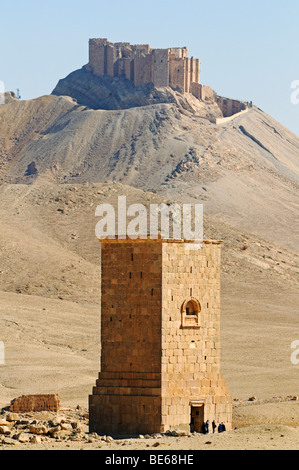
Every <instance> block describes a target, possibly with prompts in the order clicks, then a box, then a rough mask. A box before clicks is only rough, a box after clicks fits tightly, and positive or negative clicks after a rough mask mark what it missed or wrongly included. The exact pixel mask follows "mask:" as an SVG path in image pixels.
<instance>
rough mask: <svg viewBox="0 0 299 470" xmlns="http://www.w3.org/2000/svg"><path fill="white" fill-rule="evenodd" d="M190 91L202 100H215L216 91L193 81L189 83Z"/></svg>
mask: <svg viewBox="0 0 299 470" xmlns="http://www.w3.org/2000/svg"><path fill="white" fill-rule="evenodd" d="M190 93H192V95H193V96H195V98H197V99H199V100H202V101H216V98H217V96H216V92H215V91H214V90H213V89H212V88H210V87H209V86H206V85H201V84H200V83H195V82H192V83H190Z"/></svg>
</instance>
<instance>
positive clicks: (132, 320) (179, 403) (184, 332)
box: [90, 239, 232, 434]
mask: <svg viewBox="0 0 299 470" xmlns="http://www.w3.org/2000/svg"><path fill="white" fill-rule="evenodd" d="M220 250H221V244H220V243H219V242H205V243H204V244H203V246H202V248H201V249H200V250H195V251H187V250H186V244H185V243H184V242H183V241H179V240H178V241H174V240H162V239H159V240H150V239H147V240H136V241H132V240H129V239H126V240H104V241H103V242H102V320H101V323H102V330H101V331H102V333H101V334H102V338H101V344H102V358H101V372H100V374H99V379H98V380H97V382H96V386H95V387H94V389H93V394H92V395H91V396H90V431H91V432H98V433H104V434H105V433H141V434H144V433H155V432H166V431H167V430H173V429H186V430H188V431H189V430H190V428H191V430H192V429H193V430H197V431H200V427H201V424H202V422H203V420H205V421H206V420H208V419H209V420H210V421H212V420H213V419H215V421H216V422H218V423H219V422H222V421H223V422H225V424H226V426H227V429H230V427H231V422H232V397H231V396H230V395H229V391H228V388H227V387H226V385H225V381H224V380H223V378H222V376H221V373H220Z"/></svg>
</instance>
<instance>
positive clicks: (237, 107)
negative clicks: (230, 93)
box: [217, 96, 247, 117]
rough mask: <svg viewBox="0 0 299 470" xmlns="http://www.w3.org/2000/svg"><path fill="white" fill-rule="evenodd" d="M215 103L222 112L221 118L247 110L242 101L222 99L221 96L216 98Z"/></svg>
mask: <svg viewBox="0 0 299 470" xmlns="http://www.w3.org/2000/svg"><path fill="white" fill-rule="evenodd" d="M217 103H218V106H219V108H220V109H221V111H222V114H223V117H230V116H233V115H234V114H237V113H240V112H241V111H244V110H245V109H246V108H247V105H246V103H244V102H242V101H239V100H233V99H231V98H224V97H222V96H217Z"/></svg>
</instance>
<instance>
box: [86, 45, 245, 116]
mask: <svg viewBox="0 0 299 470" xmlns="http://www.w3.org/2000/svg"><path fill="white" fill-rule="evenodd" d="M88 67H89V70H90V71H91V72H92V73H93V74H94V75H96V76H97V77H103V76H108V77H111V78H113V77H125V78H127V79H128V80H130V81H131V82H132V83H133V84H134V85H135V87H140V86H142V85H147V84H152V85H153V86H154V87H155V88H164V87H170V88H172V89H173V90H176V91H178V92H180V93H182V94H186V93H190V94H192V95H193V96H195V98H197V99H199V100H202V101H214V102H217V104H218V106H219V108H220V109H221V111H222V113H223V116H225V117H227V116H233V115H235V114H236V113H239V112H240V111H244V110H246V109H247V107H248V103H245V102H242V101H239V100H233V99H230V98H223V97H220V96H217V93H216V92H215V91H214V90H212V88H210V87H209V86H206V85H202V84H201V83H200V60H199V59H194V58H193V57H191V58H190V57H188V48H187V47H174V48H168V49H152V48H151V47H150V45H149V44H137V45H131V44H130V43H128V42H116V43H112V42H109V41H108V39H106V38H105V39H95V38H94V39H90V40H89V64H88Z"/></svg>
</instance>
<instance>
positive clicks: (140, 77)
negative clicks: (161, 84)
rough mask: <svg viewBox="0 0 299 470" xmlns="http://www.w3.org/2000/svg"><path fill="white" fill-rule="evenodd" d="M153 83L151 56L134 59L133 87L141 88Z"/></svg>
mask: <svg viewBox="0 0 299 470" xmlns="http://www.w3.org/2000/svg"><path fill="white" fill-rule="evenodd" d="M146 83H153V56H152V55H147V56H145V57H135V59H134V85H135V86H141V85H144V84H146Z"/></svg>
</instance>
